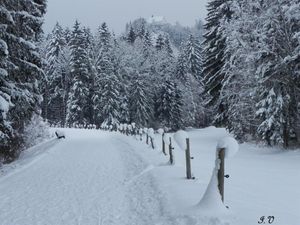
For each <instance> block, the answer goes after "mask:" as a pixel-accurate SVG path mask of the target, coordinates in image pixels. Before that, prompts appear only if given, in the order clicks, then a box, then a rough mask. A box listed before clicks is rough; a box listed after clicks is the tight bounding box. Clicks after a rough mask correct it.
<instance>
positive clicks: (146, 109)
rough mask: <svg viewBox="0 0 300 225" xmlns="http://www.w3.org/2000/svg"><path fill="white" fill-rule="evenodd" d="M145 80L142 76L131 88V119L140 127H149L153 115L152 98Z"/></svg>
mask: <svg viewBox="0 0 300 225" xmlns="http://www.w3.org/2000/svg"><path fill="white" fill-rule="evenodd" d="M143 80H144V79H143V78H142V77H141V76H139V77H137V78H136V79H135V80H134V81H133V83H132V84H131V87H130V93H131V94H130V117H131V121H132V122H135V123H136V125H137V126H138V127H146V126H147V125H149V122H150V121H151V119H152V115H153V103H152V98H151V95H149V93H148V91H147V88H146V87H145V83H144V81H143ZM149 97H150V98H149Z"/></svg>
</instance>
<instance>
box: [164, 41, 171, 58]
mask: <svg viewBox="0 0 300 225" xmlns="http://www.w3.org/2000/svg"><path fill="white" fill-rule="evenodd" d="M163 46H164V50H165V51H166V52H167V54H168V56H169V57H173V49H172V47H171V43H170V39H169V38H168V37H166V38H165V40H164V45H163Z"/></svg>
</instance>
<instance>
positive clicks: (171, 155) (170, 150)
mask: <svg viewBox="0 0 300 225" xmlns="http://www.w3.org/2000/svg"><path fill="white" fill-rule="evenodd" d="M173 149H174V148H173V147H172V138H171V137H170V144H169V155H170V164H171V165H172V164H173V163H174V159H173Z"/></svg>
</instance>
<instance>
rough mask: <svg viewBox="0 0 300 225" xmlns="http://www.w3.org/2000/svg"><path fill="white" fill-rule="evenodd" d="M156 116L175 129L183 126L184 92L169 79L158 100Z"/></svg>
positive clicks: (165, 124)
mask: <svg viewBox="0 0 300 225" xmlns="http://www.w3.org/2000/svg"><path fill="white" fill-rule="evenodd" d="M156 117H157V118H158V119H159V120H160V122H161V123H162V124H163V125H164V126H166V127H168V128H171V129H172V130H173V131H175V130H178V129H179V128H181V126H182V93H181V91H180V89H179V88H178V86H177V84H176V83H175V82H173V81H172V80H170V79H167V80H166V81H165V83H164V84H163V86H162V89H161V91H160V93H159V96H158V99H157V102H156Z"/></svg>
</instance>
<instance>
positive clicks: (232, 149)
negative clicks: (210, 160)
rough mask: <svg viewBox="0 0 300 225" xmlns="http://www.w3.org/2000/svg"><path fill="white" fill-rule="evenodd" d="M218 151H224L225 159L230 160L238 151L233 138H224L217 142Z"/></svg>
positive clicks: (237, 145)
mask: <svg viewBox="0 0 300 225" xmlns="http://www.w3.org/2000/svg"><path fill="white" fill-rule="evenodd" d="M218 149H225V158H231V157H233V156H234V155H235V154H236V153H237V152H238V151H239V144H238V142H237V141H236V140H235V139H234V138H233V137H224V138H222V139H220V140H219V142H218V144H217V150H218Z"/></svg>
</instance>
